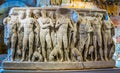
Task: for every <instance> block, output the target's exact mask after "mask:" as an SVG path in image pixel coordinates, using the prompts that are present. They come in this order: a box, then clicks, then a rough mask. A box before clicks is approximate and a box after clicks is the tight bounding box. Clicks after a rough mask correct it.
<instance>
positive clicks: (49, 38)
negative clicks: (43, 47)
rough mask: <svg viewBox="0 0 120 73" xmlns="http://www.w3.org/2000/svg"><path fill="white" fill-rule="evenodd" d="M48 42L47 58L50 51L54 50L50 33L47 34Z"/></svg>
mask: <svg viewBox="0 0 120 73" xmlns="http://www.w3.org/2000/svg"><path fill="white" fill-rule="evenodd" d="M46 43H47V59H48V57H49V55H50V52H51V51H52V41H51V36H50V34H49V33H48V34H47V35H46Z"/></svg>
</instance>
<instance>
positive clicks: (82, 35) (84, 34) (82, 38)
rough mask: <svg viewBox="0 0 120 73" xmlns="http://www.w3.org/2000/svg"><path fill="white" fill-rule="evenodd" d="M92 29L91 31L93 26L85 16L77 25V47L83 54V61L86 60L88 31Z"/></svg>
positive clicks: (88, 42)
mask: <svg viewBox="0 0 120 73" xmlns="http://www.w3.org/2000/svg"><path fill="white" fill-rule="evenodd" d="M92 31H93V28H92V26H91V24H90V21H89V20H88V19H87V18H86V17H83V18H82V21H81V23H80V25H79V46H78V48H79V51H80V52H81V54H83V57H84V60H85V61H88V60H87V54H88V48H89V45H90V32H92ZM84 46H85V48H84ZM83 50H84V51H83Z"/></svg>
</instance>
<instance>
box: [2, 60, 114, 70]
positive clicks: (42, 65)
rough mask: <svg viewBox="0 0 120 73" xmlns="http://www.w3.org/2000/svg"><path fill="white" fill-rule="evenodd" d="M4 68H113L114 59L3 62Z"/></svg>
mask: <svg viewBox="0 0 120 73" xmlns="http://www.w3.org/2000/svg"><path fill="white" fill-rule="evenodd" d="M3 66H4V67H3V68H4V69H6V70H83V69H97V68H113V67H114V66H115V62H114V61H95V62H92V61H90V62H7V61H6V62H4V63H3Z"/></svg>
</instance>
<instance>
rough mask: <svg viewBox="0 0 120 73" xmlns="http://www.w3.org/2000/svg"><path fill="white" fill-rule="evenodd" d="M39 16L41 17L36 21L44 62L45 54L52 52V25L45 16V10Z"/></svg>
mask: <svg viewBox="0 0 120 73" xmlns="http://www.w3.org/2000/svg"><path fill="white" fill-rule="evenodd" d="M41 15H42V16H41V17H40V18H39V19H38V23H39V25H40V42H41V46H42V55H43V58H44V61H45V62H46V61H47V52H48V51H50V50H52V42H51V35H50V27H53V23H52V20H51V19H50V18H49V17H47V16H46V11H45V10H42V11H41ZM41 34H42V35H41ZM45 42H46V44H45Z"/></svg>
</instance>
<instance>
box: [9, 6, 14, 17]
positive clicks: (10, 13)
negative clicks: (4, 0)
mask: <svg viewBox="0 0 120 73" xmlns="http://www.w3.org/2000/svg"><path fill="white" fill-rule="evenodd" d="M11 15H14V9H13V8H12V9H10V11H9V16H11Z"/></svg>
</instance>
